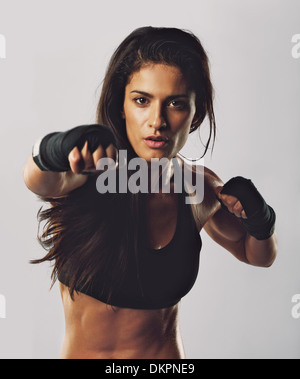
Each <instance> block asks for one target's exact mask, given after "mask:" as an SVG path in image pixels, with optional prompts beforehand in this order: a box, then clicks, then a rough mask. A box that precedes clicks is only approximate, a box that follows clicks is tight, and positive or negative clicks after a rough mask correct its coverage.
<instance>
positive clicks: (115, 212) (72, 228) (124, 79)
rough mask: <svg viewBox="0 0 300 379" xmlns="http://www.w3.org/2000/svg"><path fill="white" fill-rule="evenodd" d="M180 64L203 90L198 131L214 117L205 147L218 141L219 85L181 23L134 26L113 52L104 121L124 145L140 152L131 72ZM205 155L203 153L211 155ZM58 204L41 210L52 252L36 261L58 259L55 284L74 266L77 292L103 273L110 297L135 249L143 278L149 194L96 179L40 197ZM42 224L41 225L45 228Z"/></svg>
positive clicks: (44, 239) (71, 275) (100, 114)
mask: <svg viewBox="0 0 300 379" xmlns="http://www.w3.org/2000/svg"><path fill="white" fill-rule="evenodd" d="M151 62H152V63H164V64H167V65H173V66H176V67H178V68H179V69H180V70H181V72H182V73H183V75H184V77H185V79H186V80H187V83H188V85H189V86H190V89H192V90H193V91H195V93H196V117H195V118H194V120H195V122H194V123H193V124H192V125H191V128H190V132H193V131H195V130H196V129H198V128H199V126H200V125H201V124H202V122H203V120H204V119H205V118H206V117H208V119H209V123H210V134H209V139H208V142H207V144H206V146H205V151H204V154H205V153H206V152H207V149H208V146H209V144H210V142H211V140H213V143H214V140H215V131H216V126H215V118H214V111H213V87H212V84H211V80H210V71H209V62H208V58H207V55H206V53H205V50H204V49H203V47H202V45H201V43H200V41H199V39H198V38H197V37H196V36H194V35H193V34H192V33H191V32H188V31H183V30H180V29H176V28H154V27H142V28H139V29H136V30H135V31H133V32H132V33H131V34H130V35H129V36H128V37H127V38H126V39H125V40H124V41H123V42H122V43H121V44H120V46H119V47H118V48H117V49H116V51H115V53H114V54H113V56H112V58H111V60H110V62H109V65H108V68H107V71H106V75H105V79H104V81H103V85H102V91H101V96H100V100H99V103H98V107H97V116H96V120H97V123H99V124H105V125H107V126H109V127H110V128H111V129H112V131H113V133H114V135H115V138H116V142H117V148H118V149H126V150H127V156H128V158H129V159H130V158H131V157H132V156H134V155H135V153H134V151H133V149H132V147H131V145H130V143H129V141H128V138H127V135H126V128H125V121H124V119H123V118H122V116H121V111H122V109H123V102H124V94H125V87H126V85H127V84H128V82H129V81H130V78H131V76H132V75H133V74H134V73H135V72H137V71H139V70H140V69H141V68H142V67H143V65H145V64H147V63H151ZM204 154H203V155H204ZM40 198H41V200H42V201H45V202H49V203H50V204H51V207H50V208H49V209H46V210H42V208H41V209H40V210H39V212H38V221H39V227H40V226H41V224H42V223H43V222H44V223H45V224H44V227H43V231H42V233H41V234H40V235H39V234H38V241H39V242H40V243H41V245H42V246H43V247H44V248H45V249H46V250H47V251H48V253H47V254H46V256H44V257H43V258H42V259H36V260H32V261H31V263H41V262H45V261H50V262H53V270H52V275H51V277H52V285H53V284H54V282H55V281H56V279H57V278H58V277H59V275H60V273H61V272H62V270H64V269H65V267H68V270H67V274H66V275H67V281H68V283H69V291H70V295H71V297H73V293H74V291H76V290H80V288H83V287H84V288H87V287H88V286H89V285H92V284H93V280H94V278H95V276H97V275H102V277H103V278H105V280H104V281H103V282H104V283H105V287H107V288H105V289H104V288H103V291H105V290H106V291H108V292H109V297H111V296H112V294H113V292H114V291H115V290H116V291H117V289H118V286H120V285H121V284H122V278H123V276H124V274H125V272H126V268H127V265H128V261H129V257H130V255H133V256H134V257H135V262H136V268H137V270H136V275H137V279H138V275H139V274H138V259H137V257H138V239H139V235H140V231H141V229H142V228H143V227H145V224H144V223H143V217H142V216H141V210H142V209H143V204H144V197H143V195H142V194H140V193H138V194H132V193H129V192H128V193H126V194H101V195H100V194H99V193H98V192H97V191H96V184H95V177H91V178H89V179H88V181H87V183H86V184H85V185H83V186H82V187H80V188H77V189H76V190H74V191H72V192H71V193H70V194H68V196H65V197H63V198H57V199H53V198H50V197H49V198H46V197H40ZM39 229H40V228H39Z"/></svg>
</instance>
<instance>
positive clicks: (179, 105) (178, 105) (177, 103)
mask: <svg viewBox="0 0 300 379" xmlns="http://www.w3.org/2000/svg"><path fill="white" fill-rule="evenodd" d="M169 106H170V107H171V108H175V109H178V110H183V109H186V108H187V107H188V104H187V103H186V102H185V101H183V100H172V101H170V102H169Z"/></svg>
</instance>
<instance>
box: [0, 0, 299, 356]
mask: <svg viewBox="0 0 300 379" xmlns="http://www.w3.org/2000/svg"><path fill="white" fill-rule="evenodd" d="M146 25H152V26H174V27H178V28H183V29H187V30H190V31H192V32H193V33H194V34H196V35H197V36H198V37H199V39H200V40H201V42H202V43H203V45H204V47H205V50H206V51H207V53H208V56H209V59H210V65H211V73H212V80H213V84H214V88H215V115H216V122H217V138H216V142H215V147H214V150H213V151H211V150H209V151H208V153H207V154H206V155H205V158H204V163H205V166H207V167H208V168H210V169H212V170H213V171H214V172H216V173H217V174H218V175H219V177H220V178H221V179H222V180H223V181H224V182H226V181H227V180H229V179H230V178H231V177H233V176H237V175H241V176H244V177H246V178H250V179H252V180H253V182H254V183H255V185H256V186H257V188H258V189H259V190H260V192H261V193H262V194H263V195H264V198H265V199H266V201H267V202H268V203H269V204H272V207H273V208H274V209H275V210H276V213H277V223H276V233H277V238H278V243H279V248H278V257H277V260H276V261H275V263H274V264H273V266H272V267H270V268H267V269H266V268H257V267H252V266H249V265H246V264H244V263H241V262H239V261H237V260H236V259H235V258H233V256H232V255H231V254H230V253H228V252H227V251H226V250H224V249H223V248H221V247H220V246H219V245H217V244H216V243H215V242H213V241H212V240H211V239H210V238H209V237H208V236H207V235H206V233H205V231H204V230H203V231H202V232H201V236H202V239H203V248H202V251H201V263H200V271H199V276H198V279H197V282H196V284H195V286H194V288H193V290H192V291H191V292H190V293H189V294H188V295H187V296H186V297H185V298H184V299H183V300H182V303H181V313H180V327H181V331H182V335H183V341H184V347H185V350H186V354H187V358H300V251H299V240H298V238H299V230H300V227H299V226H300V225H299V213H300V206H299V204H300V202H299V195H300V179H299V158H300V157H299V155H300V154H299V143H300V139H299V137H300V106H299V101H300V2H299V0H189V1H185V2H182V1H179V0H172V1H171V0H163V1H161V0H152V1H148V2H141V1H137V0H127V1H116V0H111V1H99V0H85V1H83V0H63V1H58V0H51V1H50V0H45V1H39V0H26V1H21V0H15V1H9V0H0V138H1V147H0V156H1V159H0V166H1V171H0V172H1V187H0V192H1V196H0V201H1V217H0V241H1V247H0V358H25V359H33V358H50V359H51V358H53V359H54V358H57V357H58V356H59V352H60V348H61V344H62V339H63V335H64V315H63V309H62V304H61V298H60V294H59V290H58V284H55V286H54V287H53V289H52V290H51V291H50V290H49V288H50V284H51V281H50V273H51V266H50V265H48V264H41V265H35V266H32V265H30V264H29V260H30V259H33V258H39V257H42V256H43V255H44V253H45V251H44V250H43V249H42V247H41V246H40V245H39V243H38V241H37V238H36V236H37V233H38V229H37V228H38V223H37V218H36V216H37V212H38V210H39V208H40V207H41V206H45V204H43V203H41V202H40V201H39V200H38V198H37V197H36V196H35V195H34V194H33V193H31V192H30V191H29V190H28V189H27V188H26V186H25V184H24V182H23V178H22V169H23V167H24V165H25V163H26V161H27V159H28V156H29V154H30V152H31V148H32V145H33V143H34V142H35V141H36V140H37V139H38V138H39V137H42V136H44V135H46V134H47V133H50V132H52V131H64V130H67V129H70V128H72V127H74V126H77V125H82V124H88V123H94V122H95V114H96V105H97V101H98V98H99V94H100V90H101V83H102V80H103V78H104V75H105V70H106V67H107V64H108V61H109V58H110V56H111V55H112V53H113V51H114V50H115V48H116V47H117V46H118V45H119V43H120V42H121V41H122V40H123V39H124V38H125V37H126V36H127V35H128V34H129V33H130V32H131V31H132V30H134V29H135V28H138V27H140V26H146ZM207 130H208V125H206V122H204V124H203V126H202V127H201V128H200V131H196V132H195V133H194V134H192V135H191V136H190V138H189V141H188V144H187V145H186V146H185V148H184V149H183V150H182V154H183V155H184V156H186V157H187V158H193V159H196V158H198V157H200V156H201V155H202V154H203V151H204V150H203V149H204V144H205V143H206V138H207Z"/></svg>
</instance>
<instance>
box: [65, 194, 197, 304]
mask: <svg viewBox="0 0 300 379" xmlns="http://www.w3.org/2000/svg"><path fill="white" fill-rule="evenodd" d="M186 196H188V195H187V194H186V193H185V191H183V193H180V194H178V215H177V225H176V231H175V234H174V236H173V238H172V240H171V241H170V242H169V243H168V244H167V245H166V246H164V247H162V248H161V249H159V250H155V249H152V248H150V247H149V246H147V242H146V241H147V238H144V236H142V238H140V242H139V250H138V251H139V256H138V258H139V279H140V282H139V283H138V282H137V279H136V275H135V269H134V268H135V267H136V263H135V261H134V260H133V259H132V258H131V260H129V265H128V270H127V271H126V273H125V276H124V279H123V282H122V283H123V284H122V286H121V288H120V289H119V290H118V292H115V293H113V294H112V296H111V298H110V300H109V301H108V299H109V297H108V294H105V293H103V292H104V291H103V283H102V284H101V277H99V278H95V280H94V281H93V285H92V286H89V287H88V288H80V289H77V290H78V291H79V292H81V293H84V294H86V295H88V296H91V297H93V298H95V299H97V300H100V301H102V302H104V303H106V304H109V305H112V306H116V307H121V308H134V309H161V308H167V307H171V306H174V305H176V304H177V303H178V302H179V301H180V299H181V298H182V297H183V296H185V295H186V294H187V293H188V292H189V291H190V290H191V289H192V287H193V285H194V284H195V281H196V279H197V276H198V271H199V253H200V250H201V247H202V241H201V237H200V234H199V232H198V230H197V227H196V222H195V219H194V216H193V213H192V210H191V206H190V205H189V204H185V197H186ZM66 270H67V267H66V268H65V270H62V272H61V273H60V275H59V277H58V280H59V281H60V282H61V283H63V284H65V285H67V286H68V282H67V280H66V277H65V275H64V273H65V272H66ZM141 288H142V291H141ZM100 294H101V295H100Z"/></svg>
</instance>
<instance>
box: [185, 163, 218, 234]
mask: <svg viewBox="0 0 300 379" xmlns="http://www.w3.org/2000/svg"><path fill="white" fill-rule="evenodd" d="M182 163H184V168H185V170H188V171H190V172H191V173H192V177H193V183H197V182H198V183H201V196H200V198H199V202H196V203H194V204H193V202H191V204H192V205H191V206H192V210H193V214H194V217H195V221H196V223H197V225H198V229H199V230H201V229H202V227H203V226H204V224H205V223H206V221H207V220H208V219H209V218H210V217H211V216H212V215H213V214H214V213H215V212H216V211H217V210H219V209H220V202H219V201H218V199H217V193H218V190H219V189H220V187H223V185H224V183H223V181H222V180H221V179H220V178H219V176H218V175H217V174H216V173H215V172H214V171H212V170H211V169H209V168H208V167H205V166H203V165H193V164H189V163H187V162H186V161H182Z"/></svg>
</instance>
